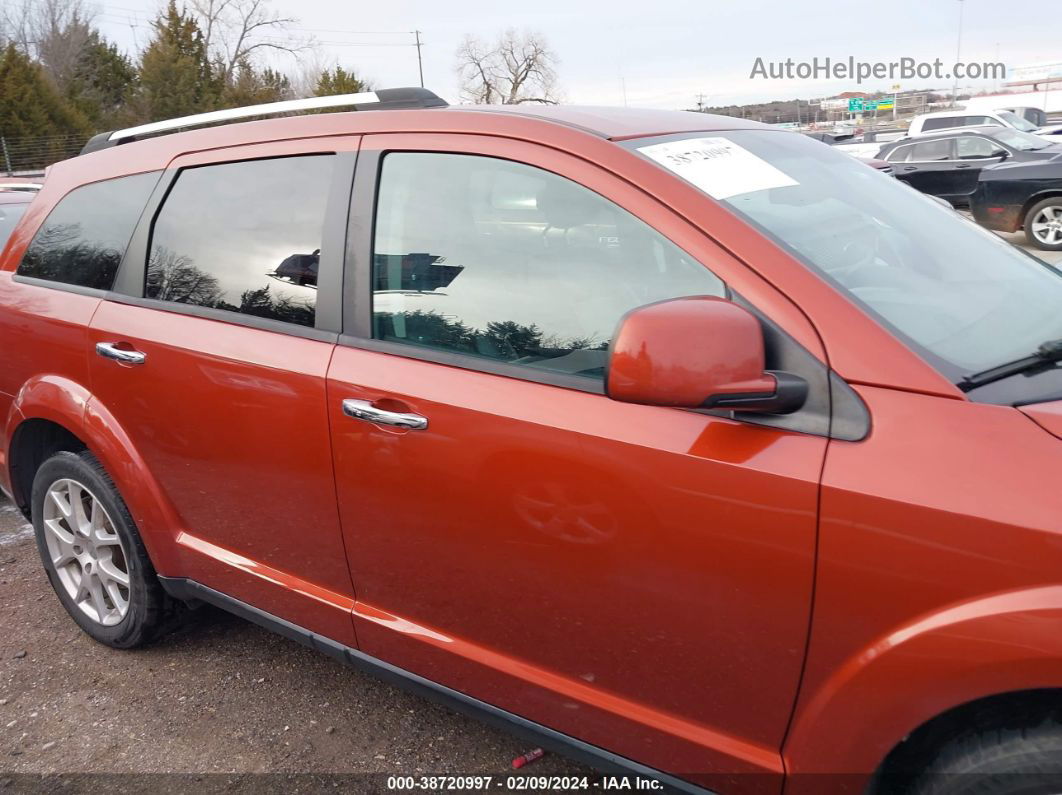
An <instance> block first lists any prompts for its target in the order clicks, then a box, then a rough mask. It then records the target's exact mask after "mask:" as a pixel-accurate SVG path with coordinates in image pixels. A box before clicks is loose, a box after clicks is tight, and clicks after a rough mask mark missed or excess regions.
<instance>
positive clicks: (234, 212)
mask: <svg viewBox="0 0 1062 795" xmlns="http://www.w3.org/2000/svg"><path fill="white" fill-rule="evenodd" d="M334 162H335V158H334V156H332V155H308V156H300V157H284V158H276V159H272V160H248V161H243V162H237V163H221V164H218V165H210V166H197V167H194V168H187V169H184V170H182V171H181V173H180V175H179V176H178V177H177V180H176V182H175V183H174V185H173V187H172V188H171V189H170V193H169V195H168V196H167V198H166V201H165V203H164V204H163V205H162V209H161V210H160V211H159V214H158V217H157V218H156V219H155V224H154V228H153V230H152V235H151V247H150V255H149V258H148V266H147V273H146V278H145V285H144V295H145V296H146V297H148V298H155V299H157V300H161V301H173V302H175V303H179V304H189V305H192V306H203V307H210V308H213V309H223V310H227V311H229V312H238V313H241V314H245V315H254V316H256V317H262V318H268V319H272V320H282V321H285V322H288V323H296V324H298V325H301V326H312V325H313V324H314V319H315V311H316V304H317V300H316V299H317V268H318V262H319V261H320V254H321V239H322V234H323V227H324V217H325V206H326V204H327V200H328V193H329V188H330V183H331V179H332V168H333V164H334Z"/></svg>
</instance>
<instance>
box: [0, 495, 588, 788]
mask: <svg viewBox="0 0 1062 795" xmlns="http://www.w3.org/2000/svg"><path fill="white" fill-rule="evenodd" d="M529 748H530V746H529V744H528V743H527V742H526V741H523V740H520V739H519V738H515V737H513V736H511V735H508V734H506V733H504V732H502V731H500V730H497V729H494V728H491V727H489V726H486V725H484V724H482V723H480V722H478V721H476V720H474V719H471V718H468V717H465V716H462V715H459V714H456V713H454V712H451V711H449V710H447V709H445V708H443V707H441V706H438V705H436V704H434V703H432V702H430V701H427V700H425V699H423V698H420V697H417V696H413V695H409V694H407V693H405V692H403V691H401V690H399V689H397V688H394V687H392V686H390V685H387V684H384V683H382V682H380V681H378V680H376V679H374V678H372V677H370V676H367V675H365V674H362V673H360V672H358V671H355V670H352V669H350V668H346V667H344V666H342V665H340V664H339V663H336V662H334V661H333V660H332V659H331V658H329V657H327V656H325V655H323V654H319V653H316V652H313V651H311V650H309V649H306V648H303V647H302V646H300V645H298V644H296V643H294V642H292V641H289V640H286V639H285V638H282V637H280V636H278V635H274V634H272V633H270V632H267V631H265V630H263V629H260V628H258V627H256V626H254V625H252V624H249V623H246V622H244V621H242V620H240V619H237V618H235V617H232V616H229V615H228V614H225V613H223V612H221V611H215V610H212V609H210V608H204V609H203V610H201V611H198V612H197V613H196V614H195V620H194V621H193V622H191V623H190V624H189V625H188V626H187V627H185V628H184V629H182V630H180V631H178V632H177V633H175V634H173V635H170V636H168V637H166V638H164V639H162V640H160V641H159V642H158V643H156V644H154V645H152V646H151V647H149V648H146V649H142V650H137V651H115V650H113V649H110V648H107V647H105V646H102V645H100V644H98V643H96V642H94V641H92V640H90V639H89V638H88V637H87V636H86V635H84V634H83V633H82V632H81V631H80V630H79V629H78V628H77V626H76V625H75V624H74V623H73V622H72V621H71V620H70V619H69V618H68V617H67V615H66V613H65V612H64V611H63V609H62V607H61V606H60V604H59V601H58V600H57V599H56V597H55V595H54V593H53V592H52V590H51V587H50V586H49V584H48V582H47V580H46V578H45V576H44V573H43V570H42V569H41V563H40V559H39V557H38V556H37V548H36V546H35V543H34V540H33V537H32V529H31V528H30V527H29V526H28V525H27V524H26V522H25V520H24V519H23V518H22V516H21V514H19V513H18V512H17V511H15V509H14V508H13V506H12V505H11V504H10V503H9V502H6V501H5V500H4V498H3V497H0V792H8V791H12V792H23V791H53V790H54V791H63V792H76V791H88V790H93V789H95V790H98V789H99V788H100V787H101V785H102V786H104V787H105V788H106V789H107V790H109V791H135V792H155V791H174V792H177V791H187V790H188V789H189V787H191V789H192V791H194V792H201V791H219V792H234V791H247V792H252V791H253V792H256V793H261V792H273V791H275V792H295V791H321V790H322V789H329V790H331V789H332V788H333V787H337V788H338V787H341V788H343V789H348V790H354V791H364V790H366V789H371V790H376V791H384V790H385V789H386V778H387V775H389V774H397V775H413V776H419V775H421V774H433V775H443V774H459V775H493V776H496V777H504V776H508V775H510V774H511V773H512V772H513V771H512V770H511V769H510V762H511V760H512V759H513V758H515V757H516V756H519V755H520V754H523V753H525V752H526V751H528V750H529ZM524 772H526V773H528V774H530V775H536V776H537V775H593V771H591V770H589V769H587V768H584V767H581V766H577V765H576V764H575V763H573V762H570V761H568V760H566V759H564V758H563V757H559V756H556V755H547V756H546V757H545V758H543V759H542V760H540V761H538V762H536V763H534V764H533V765H529V766H528V767H526V768H524ZM56 773H62V774H71V773H74V774H85V773H89V774H113V773H122V774H159V773H182V774H191V775H186V776H169V777H166V776H163V777H159V776H157V775H155V776H149V777H146V778H143V777H141V778H137V777H136V776H131V775H123V776H107V777H105V778H100V777H89V778H84V779H78V778H76V777H75V778H73V779H69V778H68V779H67V780H66V781H65V782H64V781H60V782H57V781H55V780H51V781H49V780H47V779H41V778H40V777H39V775H38V776H29V775H25V774H56ZM232 773H237V774H247V773H257V774H272V775H265V776H249V777H248V776H231V775H210V774H232ZM298 774H302V775H298ZM334 774H344V775H343V776H342V777H339V778H334V777H333V775H334ZM350 774H355V775H354V776H353V777H348V776H349V775H350ZM367 774H375V775H367ZM315 776H316V777H315ZM78 782H81V784H80V785H78ZM72 785H74V786H72Z"/></svg>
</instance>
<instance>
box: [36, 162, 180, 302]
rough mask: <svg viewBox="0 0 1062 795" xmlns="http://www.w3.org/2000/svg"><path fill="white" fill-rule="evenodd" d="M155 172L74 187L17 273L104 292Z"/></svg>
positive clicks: (40, 232) (40, 231)
mask: <svg viewBox="0 0 1062 795" xmlns="http://www.w3.org/2000/svg"><path fill="white" fill-rule="evenodd" d="M158 181H159V173H158V172H157V171H155V172H150V173H146V174H136V175H134V176H131V177H119V178H117V179H108V180H104V181H102V182H94V183H92V184H90V185H83V186H82V187H80V188H75V189H74V190H72V191H71V192H70V193H68V194H67V195H66V196H64V197H63V198H62V199H60V200H59V203H58V204H57V205H56V206H55V208H54V209H53V210H52V211H51V213H49V214H48V217H47V218H46V219H45V221H44V223H43V224H41V227H40V229H38V230H37V234H35V235H34V236H33V240H31V241H30V244H29V247H28V248H27V249H26V254H25V256H23V258H22V262H21V263H19V266H18V274H19V275H21V276H32V277H33V278H35V279H47V280H48V281H52V282H61V283H63V284H72V285H77V286H79V287H92V288H95V289H97V290H109V289H111V285H112V284H113V283H114V277H115V275H116V274H117V273H118V265H119V263H121V261H122V257H124V256H125V249H126V247H127V246H128V245H129V238H130V237H132V235H133V228H134V227H135V226H136V222H137V221H138V220H139V218H140V213H141V212H143V210H144V205H145V204H147V200H148V196H149V195H150V194H151V190H152V189H153V188H154V187H155V184H156V183H157V182H158Z"/></svg>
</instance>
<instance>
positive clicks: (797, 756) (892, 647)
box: [783, 586, 1062, 795]
mask: <svg viewBox="0 0 1062 795" xmlns="http://www.w3.org/2000/svg"><path fill="white" fill-rule="evenodd" d="M1060 623H1062V586H1045V587H1039V588H1031V589H1021V590H1017V591H1010V592H1004V593H999V594H993V595H991V596H985V597H979V598H977V599H973V600H970V601H967V602H963V603H959V604H956V605H951V606H949V607H947V608H944V609H942V610H940V611H937V612H934V613H931V614H929V615H926V616H921V617H919V618H917V619H915V620H913V621H911V622H910V623H908V624H906V625H903V626H899V627H896V628H895V629H894V630H893V631H892V632H890V633H889V634H887V635H885V636H882V637H880V638H877V639H876V640H875V641H873V642H872V643H870V644H868V645H867V646H865V647H863V648H862V649H861V650H860V651H859V652H858V653H856V654H853V655H852V656H851V657H849V658H848V659H847V660H846V661H845V663H844V664H843V665H841V666H839V667H838V668H837V669H836V670H835V671H834V672H833V673H832V675H831V676H830V677H829V678H828V679H826V680H825V681H824V682H823V683H822V685H821V686H820V687H818V688H817V690H816V692H814V693H809V694H805V696H803V697H802V698H801V705H800V706H799V707H798V709H797V712H796V714H795V716H794V721H793V725H792V728H791V730H790V733H789V736H788V738H787V740H786V743H785V747H784V749H783V757H784V759H785V762H786V770H787V772H788V774H789V775H790V776H791V778H790V779H789V782H788V784H787V786H786V795H812V793H815V795H818V794H819V793H824V792H827V791H829V792H846V793H847V792H852V793H857V792H862V791H863V790H864V788H865V786H866V784H867V782H868V781H869V777H870V776H871V775H872V774H873V773H874V771H875V770H876V769H877V767H878V765H880V764H881V762H882V761H883V759H884V758H885V756H886V755H887V754H888V753H889V751H891V750H892V748H893V747H894V746H895V745H896V744H897V743H899V742H900V741H901V740H902V739H903V738H904V737H905V736H906V735H907V734H909V733H910V732H912V731H913V730H914V729H916V728H918V727H919V726H920V725H922V724H923V723H925V722H927V721H929V720H931V719H932V718H934V717H936V716H937V715H940V714H941V713H943V712H946V711H947V710H949V709H952V708H954V707H957V706H960V705H962V704H966V703H969V702H971V701H975V700H977V699H980V698H985V697H987V696H992V695H999V694H1002V693H1007V692H1013V691H1018V690H1026V689H1034V688H1057V687H1058V683H1059V681H1060V679H1062V663H1060V660H1062V635H1060V633H1059V632H1058V627H1059V625H1060ZM824 726H828V727H830V728H829V731H828V732H824V731H822V729H821V727H824ZM826 773H834V774H836V773H843V774H851V775H848V776H836V775H835V776H824V775H821V774H826ZM814 774H820V775H814Z"/></svg>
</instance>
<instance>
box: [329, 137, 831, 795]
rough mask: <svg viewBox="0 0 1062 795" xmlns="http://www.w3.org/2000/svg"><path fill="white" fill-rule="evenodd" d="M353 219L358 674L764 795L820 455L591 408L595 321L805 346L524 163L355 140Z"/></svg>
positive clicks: (350, 354) (606, 196)
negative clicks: (686, 323) (718, 328)
mask: <svg viewBox="0 0 1062 795" xmlns="http://www.w3.org/2000/svg"><path fill="white" fill-rule="evenodd" d="M562 175H563V176H562ZM377 183H379V189H378V190H379V195H378V200H377V202H376V203H375V204H374V202H373V195H374V191H375V190H376V186H377ZM354 195H355V197H356V198H355V202H354V204H355V209H354V211H353V213H352V219H351V236H350V244H349V245H350V249H349V251H348V259H349V261H350V262H351V263H353V270H352V271H348V277H347V288H346V289H347V293H346V295H345V305H346V306H347V308H348V311H347V313H346V317H347V323H348V325H347V327H346V334H345V335H344V336H343V337H342V338H341V344H340V345H339V346H338V347H337V349H336V352H335V355H334V357H333V360H332V365H331V367H330V369H329V379H328V405H329V409H328V411H329V415H330V417H331V422H332V428H333V437H332V439H333V448H334V453H335V466H336V482H337V487H338V494H339V504H340V513H341V517H342V523H343V533H344V537H345V538H346V543H347V550H348V554H349V555H350V565H351V570H352V573H353V576H354V580H355V582H356V583H357V584H358V592H357V601H356V604H355V609H354V616H355V625H356V628H357V634H358V640H359V644H360V648H361V649H362V650H363V651H365V652H367V653H369V654H371V655H374V656H377V657H379V658H382V659H384V660H387V661H388V662H391V663H393V664H395V665H397V666H399V667H401V668H403V669H406V670H408V671H411V672H413V673H415V674H418V675H421V676H425V677H427V678H429V679H432V680H434V681H437V682H440V683H442V684H444V685H446V686H449V687H451V688H454V689H456V690H459V691H461V692H462V693H465V694H468V695H469V696H472V697H474V698H477V699H479V700H482V701H485V702H487V703H489V704H492V705H494V706H497V707H500V708H502V709H505V710H509V711H511V712H515V713H518V714H520V715H522V716H525V717H527V718H529V719H531V720H533V721H536V722H538V723H541V724H544V725H546V726H548V727H550V728H552V729H555V730H558V731H561V732H563V733H566V734H569V735H573V736H576V737H578V738H580V739H581V740H583V741H587V742H590V743H593V744H595V745H598V746H601V747H604V748H606V749H609V750H611V751H613V752H616V753H620V754H623V755H626V756H630V757H631V758H634V759H638V760H640V761H642V762H646V763H648V764H650V765H652V766H654V767H657V768H659V769H663V770H667V771H672V772H676V773H679V774H681V775H693V774H704V775H703V778H702V779H701V781H702V783H704V784H705V785H712V784H716V785H721V784H725V783H726V781H728V780H729V778H725V777H720V776H718V775H715V772H716V771H720V770H726V771H744V772H748V773H756V774H759V775H758V776H749V777H747V778H746V783H747V784H749V787H750V789H751V790H753V791H763V792H776V791H777V789H778V786H779V784H780V774H781V761H780V757H779V748H780V744H781V740H782V736H783V734H784V730H785V725H786V721H787V720H788V716H789V711H790V706H791V704H792V699H793V695H794V693H795V688H796V686H797V682H798V679H799V674H800V665H801V659H802V655H803V648H804V642H805V637H806V631H807V626H808V618H809V612H808V611H809V606H810V596H811V590H810V589H811V577H812V570H813V561H814V538H815V527H816V497H817V493H818V477H819V471H820V467H821V465H822V461H823V456H824V452H825V445H826V439H825V438H824V437H823V435H821V434H816V433H801V432H796V431H794V430H786V429H782V428H775V427H767V426H764V425H753V424H751V423H748V422H743V421H736V420H734V419H731V418H730V417H727V416H720V415H715V414H708V413H704V412H692V411H682V410H672V409H666V408H653V407H648V406H637V405H630V404H623V403H619V402H615V401H612V400H609V399H608V398H606V397H605V396H604V395H603V393H602V376H603V369H604V367H605V365H606V361H607V355H608V342H609V339H610V337H611V335H612V333H613V329H614V327H615V325H616V323H617V322H618V321H619V320H620V317H621V315H622V314H623V313H624V312H626V311H628V310H629V309H632V308H634V307H636V306H639V305H643V304H646V303H650V302H653V301H658V300H663V299H667V298H670V297H674V296H678V295H697V294H711V295H729V294H731V291H732V290H736V291H737V292H740V293H741V296H742V298H743V299H747V300H748V301H749V302H751V303H752V304H753V305H758V304H760V303H761V302H762V303H763V305H771V306H774V307H786V309H784V310H783V313H784V314H786V316H787V317H788V318H789V320H790V321H791V322H792V323H794V324H796V325H797V326H799V327H800V328H802V329H803V330H804V331H805V332H806V331H808V328H807V327H806V325H802V324H806V321H804V320H803V318H802V316H800V315H799V314H797V313H795V312H794V311H793V308H792V306H791V305H790V304H788V302H787V301H786V299H785V298H784V297H783V296H781V295H779V294H778V293H777V292H775V291H774V290H773V289H772V288H771V287H770V286H769V285H767V284H766V283H765V282H763V281H762V280H760V279H759V278H758V277H756V276H755V275H754V274H753V273H751V272H750V271H749V270H748V269H746V268H745V267H743V266H742V265H741V264H740V263H738V262H737V261H736V260H734V259H733V258H732V257H730V256H729V255H727V254H726V253H725V252H724V251H723V250H722V249H720V248H719V247H717V246H715V245H713V244H712V243H711V242H710V241H709V240H708V239H706V238H705V237H704V235H703V233H701V232H700V231H699V230H697V229H696V228H695V227H692V226H690V225H689V224H687V223H686V222H684V221H682V220H681V219H680V218H679V217H678V216H676V215H675V214H674V213H672V212H671V211H670V210H669V209H668V208H667V207H665V206H663V205H661V204H658V203H657V202H655V201H653V200H650V199H648V198H647V196H646V195H645V194H644V193H642V192H641V191H639V190H638V189H637V188H634V187H632V185H631V184H629V183H627V182H625V181H623V180H621V179H619V178H618V177H616V176H614V175H612V174H610V173H608V172H606V171H604V170H603V169H601V168H598V167H597V166H594V165H592V164H590V163H588V162H587V161H585V160H581V159H577V158H575V157H572V156H569V155H564V154H561V153H559V152H557V151H556V150H553V149H548V148H545V147H543V146H539V145H534V144H530V143H520V142H512V141H508V142H506V141H500V140H493V139H489V138H486V137H483V136H460V135H448V136H442V135H439V136H431V137H427V136H415V135H407V136H401V135H394V136H366V138H365V141H364V143H363V147H362V151H361V154H360V156H359V166H358V173H357V177H356V180H355V191H354ZM351 308H353V309H351ZM790 313H792V314H790ZM811 338H814V336H813V333H812V335H811ZM786 339H789V338H788V337H786ZM815 339H817V338H815ZM793 344H795V343H793ZM801 350H803V349H801ZM812 353H813V354H814V356H812V355H811V354H809V353H807V352H806V351H804V352H803V354H802V355H804V356H807V357H808V358H809V360H814V361H816V362H818V361H819V360H820V359H821V358H822V351H821V350H818V349H816V350H814V351H812ZM815 357H818V358H817V359H816V358H815ZM820 366H821V365H820ZM820 397H821V395H820ZM731 783H732V782H731Z"/></svg>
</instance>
